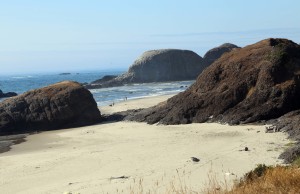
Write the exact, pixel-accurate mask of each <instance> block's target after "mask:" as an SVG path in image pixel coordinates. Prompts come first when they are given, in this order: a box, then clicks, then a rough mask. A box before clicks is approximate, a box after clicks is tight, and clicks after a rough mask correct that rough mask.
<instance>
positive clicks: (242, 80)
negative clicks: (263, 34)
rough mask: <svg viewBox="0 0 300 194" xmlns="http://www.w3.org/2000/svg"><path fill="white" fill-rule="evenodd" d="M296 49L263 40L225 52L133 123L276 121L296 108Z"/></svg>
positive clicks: (299, 52) (299, 54) (299, 84)
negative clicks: (182, 88) (185, 88)
mask: <svg viewBox="0 0 300 194" xmlns="http://www.w3.org/2000/svg"><path fill="white" fill-rule="evenodd" d="M299 99H300V46H299V45H298V44H296V43H294V42H292V41H289V40H286V39H266V40H263V41H260V42H258V43H256V44H253V45H249V46H246V47H244V48H241V49H234V50H233V51H231V52H229V53H225V54H223V55H222V56H221V58H219V59H218V60H217V61H215V62H214V63H213V64H212V65H210V66H209V67H208V68H207V69H205V70H204V71H203V72H202V74H201V75H200V76H199V77H198V78H197V81H196V82H195V83H194V84H193V85H192V86H191V87H190V88H188V89H187V90H186V91H185V92H183V93H180V94H178V95H176V96H174V97H172V98H170V99H169V100H168V101H167V102H165V103H163V104H159V105H157V106H155V107H153V108H150V109H145V110H143V111H141V112H140V113H138V114H136V115H135V116H134V117H133V118H131V119H133V120H137V121H147V122H148V123H156V122H159V123H163V124H185V123H192V122H207V121H220V122H224V123H225V122H226V123H230V124H238V123H249V122H256V121H260V120H269V119H273V118H278V117H280V116H282V115H284V114H285V113H288V112H290V111H293V110H297V109H299V108H300V101H299Z"/></svg>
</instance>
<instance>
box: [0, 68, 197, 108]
mask: <svg viewBox="0 0 300 194" xmlns="http://www.w3.org/2000/svg"><path fill="white" fill-rule="evenodd" d="M122 73H124V70H114V71H94V72H76V73H67V74H60V73H48V74H46V73H41V74H24V75H0V89H1V90H2V91H3V92H16V93H18V94H22V93H24V92H26V91H29V90H32V89H37V88H41V87H44V86H48V85H50V84H53V83H57V82H60V81H64V80H72V81H77V82H80V83H90V82H91V81H94V80H97V79H100V78H102V77H103V76H105V75H120V74H122ZM193 82H194V81H176V82H161V83H144V84H129V85H125V86H120V87H111V88H101V89H91V90H90V91H91V93H92V94H93V96H94V99H95V100H96V102H97V104H98V105H99V106H104V105H109V104H111V103H116V102H119V101H123V100H124V99H125V98H127V99H128V100H129V99H136V98H143V97H150V96H160V95H166V94H176V93H179V92H182V91H184V90H185V89H186V88H187V87H188V86H190V85H191V84H192V83H193Z"/></svg>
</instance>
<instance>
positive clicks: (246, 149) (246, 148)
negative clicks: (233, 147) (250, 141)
mask: <svg viewBox="0 0 300 194" xmlns="http://www.w3.org/2000/svg"><path fill="white" fill-rule="evenodd" d="M239 151H240V152H241V151H245V152H248V151H250V150H249V148H248V147H245V148H244V149H241V150H239Z"/></svg>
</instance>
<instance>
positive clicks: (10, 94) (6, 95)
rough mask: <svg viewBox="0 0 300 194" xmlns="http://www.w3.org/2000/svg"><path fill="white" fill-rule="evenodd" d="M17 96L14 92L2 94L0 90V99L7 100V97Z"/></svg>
mask: <svg viewBox="0 0 300 194" xmlns="http://www.w3.org/2000/svg"><path fill="white" fill-rule="evenodd" d="M17 95H18V94H17V93H15V92H7V93H3V92H2V90H0V98H8V97H13V96H17Z"/></svg>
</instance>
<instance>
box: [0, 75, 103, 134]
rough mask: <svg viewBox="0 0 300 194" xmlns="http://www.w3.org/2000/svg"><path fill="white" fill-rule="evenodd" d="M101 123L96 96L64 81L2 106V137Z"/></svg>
mask: <svg viewBox="0 0 300 194" xmlns="http://www.w3.org/2000/svg"><path fill="white" fill-rule="evenodd" d="M99 121H100V111H99V109H98V108H97V104H96V102H95V100H94V98H93V96H92V94H91V93H90V92H89V91H88V90H87V89H85V88H84V87H82V86H81V85H80V84H79V83H77V82H71V81H64V82H60V83H56V84H53V85H50V86H48V87H44V88H41V89H36V90H32V91H29V92H26V93H24V94H22V95H19V96H16V97H13V98H9V99H7V100H4V101H3V102H1V103H0V134H1V135H4V134H14V133H23V132H30V131H34V130H38V131H40V130H52V129H60V128H67V127H78V126H84V125H89V124H94V123H96V122H99Z"/></svg>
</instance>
